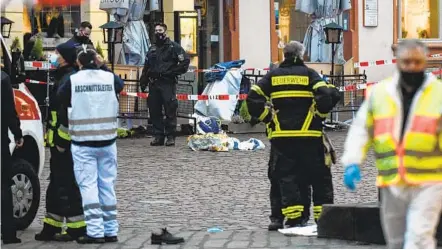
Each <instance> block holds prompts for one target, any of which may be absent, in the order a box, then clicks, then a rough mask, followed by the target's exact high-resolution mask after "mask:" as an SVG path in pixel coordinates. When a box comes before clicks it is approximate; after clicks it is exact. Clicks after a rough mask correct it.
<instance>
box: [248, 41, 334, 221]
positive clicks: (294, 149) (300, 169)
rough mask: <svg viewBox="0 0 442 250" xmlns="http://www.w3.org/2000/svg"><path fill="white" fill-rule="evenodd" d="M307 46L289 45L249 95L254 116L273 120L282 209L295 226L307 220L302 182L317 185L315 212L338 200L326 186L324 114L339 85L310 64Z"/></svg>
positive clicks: (269, 128)
mask: <svg viewBox="0 0 442 250" xmlns="http://www.w3.org/2000/svg"><path fill="white" fill-rule="evenodd" d="M304 50H305V49H304V46H303V45H302V44H301V43H299V42H296V41H292V42H290V43H289V44H287V45H286V47H285V48H284V56H285V60H284V61H283V62H282V63H281V65H280V66H279V68H276V69H273V70H271V71H269V72H268V73H267V74H266V75H265V76H264V77H263V78H262V79H261V80H260V81H259V82H258V83H257V84H255V85H253V86H252V88H251V90H250V92H249V95H248V97H247V100H246V101H247V106H248V108H249V112H250V115H251V116H253V117H256V118H258V119H259V120H260V121H262V122H264V123H266V124H267V133H268V137H269V138H270V140H271V144H272V149H273V150H272V151H273V152H272V153H273V155H272V157H273V161H274V164H275V171H274V177H275V179H276V180H277V181H278V183H279V185H280V191H281V197H282V200H281V202H282V209H281V212H282V214H283V215H284V217H285V218H286V219H287V221H286V225H288V226H289V227H295V226H299V225H302V222H303V218H302V213H303V211H304V206H303V205H304V204H303V200H302V196H301V194H300V192H301V191H300V190H301V187H302V186H308V185H311V186H312V187H313V203H314V210H315V211H318V210H320V209H321V208H322V205H323V204H328V203H333V191H332V190H329V189H327V188H326V186H324V185H322V181H323V179H324V178H325V176H326V175H327V171H328V169H327V167H326V166H325V157H324V145H323V141H322V135H323V134H322V118H321V116H325V115H326V114H327V113H328V112H330V110H331V109H332V108H333V106H334V105H336V103H337V100H335V98H333V97H334V96H336V92H337V91H338V90H337V89H336V88H335V87H334V86H333V85H329V84H327V83H326V82H324V81H323V80H322V79H321V77H320V76H319V75H318V73H316V72H315V71H314V70H312V69H310V68H308V67H307V66H306V65H305V64H304V62H303V60H302V58H303V54H304ZM275 109H276V110H275Z"/></svg>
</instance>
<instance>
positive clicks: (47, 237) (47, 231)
mask: <svg viewBox="0 0 442 250" xmlns="http://www.w3.org/2000/svg"><path fill="white" fill-rule="evenodd" d="M57 233H61V227H54V226H51V225H49V224H47V223H43V230H41V232H40V233H38V234H36V235H35V240H36V241H52V240H54V236H55V235H56V234H57Z"/></svg>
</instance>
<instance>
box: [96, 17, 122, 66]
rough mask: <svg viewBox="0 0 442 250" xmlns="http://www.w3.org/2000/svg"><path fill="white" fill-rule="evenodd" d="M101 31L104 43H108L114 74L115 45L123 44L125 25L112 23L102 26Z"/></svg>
mask: <svg viewBox="0 0 442 250" xmlns="http://www.w3.org/2000/svg"><path fill="white" fill-rule="evenodd" d="M100 29H102V30H103V38H104V41H103V43H107V47H108V48H109V49H110V57H111V58H110V60H111V65H112V66H111V68H112V72H113V71H114V64H115V44H117V43H123V29H124V24H122V23H119V22H114V21H110V22H108V23H105V24H103V25H101V26H100Z"/></svg>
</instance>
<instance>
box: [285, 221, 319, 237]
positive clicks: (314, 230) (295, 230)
mask: <svg viewBox="0 0 442 250" xmlns="http://www.w3.org/2000/svg"><path fill="white" fill-rule="evenodd" d="M278 231H279V232H280V233H282V234H284V235H288V236H318V227H317V225H316V224H315V225H311V226H306V227H291V228H284V229H278Z"/></svg>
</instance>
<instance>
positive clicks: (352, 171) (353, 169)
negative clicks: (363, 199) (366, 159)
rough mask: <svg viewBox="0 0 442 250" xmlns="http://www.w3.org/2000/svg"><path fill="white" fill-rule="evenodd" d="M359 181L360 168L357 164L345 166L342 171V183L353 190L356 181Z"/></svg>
mask: <svg viewBox="0 0 442 250" xmlns="http://www.w3.org/2000/svg"><path fill="white" fill-rule="evenodd" d="M359 181H361V170H360V169H359V165H358V164H352V165H350V166H347V167H346V168H345V172H344V184H345V186H346V187H347V188H348V189H350V190H352V191H354V190H355V189H356V184H355V183H356V182H359Z"/></svg>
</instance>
